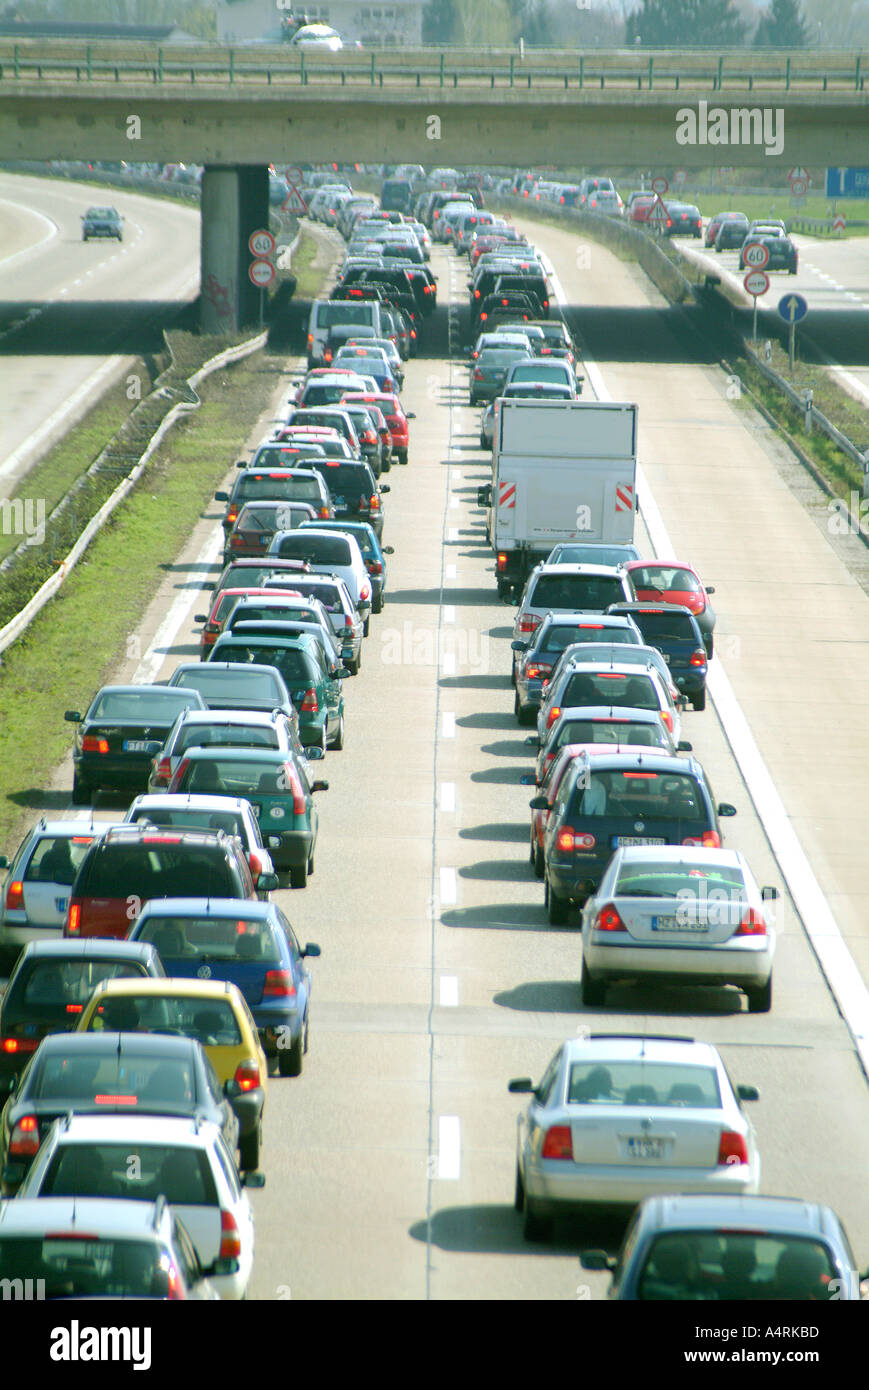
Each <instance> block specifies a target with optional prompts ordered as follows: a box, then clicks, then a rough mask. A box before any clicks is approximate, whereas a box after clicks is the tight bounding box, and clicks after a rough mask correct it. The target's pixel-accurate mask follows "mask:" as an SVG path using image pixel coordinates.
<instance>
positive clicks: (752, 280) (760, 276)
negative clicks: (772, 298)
mask: <svg viewBox="0 0 869 1390" xmlns="http://www.w3.org/2000/svg"><path fill="white" fill-rule="evenodd" d="M742 283H743V285H744V286H745V288H746V291H747V292H748V294H750V295H753V297H754V298H755V299H757V298H758V297H759V296H760V295H762V294H766V292H767V290H768V289H769V276H768V275H767V274H766V272H765V271H763V270H750V271H749V272H748V274H747V275H746V277H745V279H744V280H743V282H742Z"/></svg>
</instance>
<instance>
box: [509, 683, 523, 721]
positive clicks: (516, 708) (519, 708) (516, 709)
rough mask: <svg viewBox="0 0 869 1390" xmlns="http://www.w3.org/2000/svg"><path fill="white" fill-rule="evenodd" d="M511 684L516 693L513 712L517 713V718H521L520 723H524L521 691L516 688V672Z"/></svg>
mask: <svg viewBox="0 0 869 1390" xmlns="http://www.w3.org/2000/svg"><path fill="white" fill-rule="evenodd" d="M511 685H512V686H513V690H514V694H513V713H514V714H515V716H516V718H517V719H518V720H519V723H520V724H521V723H522V717H521V711H522V706H521V705H520V703H519V691H518V690H517V689H516V676H515V674H514V675H513V677H512V679H511Z"/></svg>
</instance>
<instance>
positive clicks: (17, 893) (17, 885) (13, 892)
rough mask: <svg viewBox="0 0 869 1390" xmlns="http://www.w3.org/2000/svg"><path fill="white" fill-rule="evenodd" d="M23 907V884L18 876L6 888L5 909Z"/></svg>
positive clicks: (13, 909)
mask: <svg viewBox="0 0 869 1390" xmlns="http://www.w3.org/2000/svg"><path fill="white" fill-rule="evenodd" d="M23 907H24V884H23V883H22V882H21V879H20V878H15V879H13V880H12V882H11V883H10V884H9V887H8V888H7V889H6V910H7V912H8V911H9V910H10V909H11V910H12V911H15V910H16V909H21V908H23Z"/></svg>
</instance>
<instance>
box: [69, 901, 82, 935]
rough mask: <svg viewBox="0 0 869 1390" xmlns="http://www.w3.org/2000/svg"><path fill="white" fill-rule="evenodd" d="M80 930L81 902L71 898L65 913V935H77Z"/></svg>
mask: <svg viewBox="0 0 869 1390" xmlns="http://www.w3.org/2000/svg"><path fill="white" fill-rule="evenodd" d="M80 931H81V903H80V902H78V901H77V900H76V899H75V898H73V899H72V900H71V902H70V904H69V908H68V910H67V914H66V935H67V936H78V934H79V932H80Z"/></svg>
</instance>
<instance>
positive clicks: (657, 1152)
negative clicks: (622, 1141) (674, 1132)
mask: <svg viewBox="0 0 869 1390" xmlns="http://www.w3.org/2000/svg"><path fill="white" fill-rule="evenodd" d="M628 1156H629V1157H630V1158H639V1159H644V1158H645V1159H649V1158H663V1157H664V1141H663V1139H647V1138H646V1137H645V1135H642V1136H634V1135H632V1136H631V1137H630V1138H629V1139H628Z"/></svg>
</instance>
